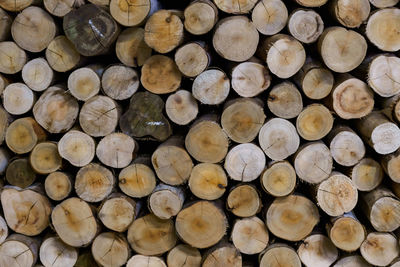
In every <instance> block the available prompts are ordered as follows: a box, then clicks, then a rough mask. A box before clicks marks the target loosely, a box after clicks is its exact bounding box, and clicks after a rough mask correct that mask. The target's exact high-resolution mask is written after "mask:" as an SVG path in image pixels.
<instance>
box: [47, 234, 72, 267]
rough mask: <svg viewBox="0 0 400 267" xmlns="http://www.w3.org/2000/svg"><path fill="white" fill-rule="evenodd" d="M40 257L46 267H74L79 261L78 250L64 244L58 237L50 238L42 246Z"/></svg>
mask: <svg viewBox="0 0 400 267" xmlns="http://www.w3.org/2000/svg"><path fill="white" fill-rule="evenodd" d="M39 257H40V262H41V263H43V264H44V265H45V266H54V267H68V266H74V265H75V263H76V261H77V260H78V250H77V249H76V248H74V247H71V246H69V245H67V244H64V243H63V242H62V240H61V239H60V238H58V237H49V238H46V239H45V240H44V241H43V243H42V244H41V245H40V250H39Z"/></svg>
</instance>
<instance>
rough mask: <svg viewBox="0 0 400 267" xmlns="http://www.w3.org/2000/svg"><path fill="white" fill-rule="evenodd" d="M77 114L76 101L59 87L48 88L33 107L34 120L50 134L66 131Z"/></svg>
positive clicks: (77, 106)
mask: <svg viewBox="0 0 400 267" xmlns="http://www.w3.org/2000/svg"><path fill="white" fill-rule="evenodd" d="M78 112H79V105H78V102H77V101H76V99H75V98H74V97H73V96H71V95H70V94H68V93H67V92H66V91H65V90H64V89H63V88H61V87H59V86H52V87H50V88H48V89H47V90H46V91H45V92H44V93H43V94H42V95H41V96H40V97H39V99H38V101H37V102H36V103H35V105H34V106H33V116H34V117H35V120H36V121H37V122H38V123H39V124H40V125H41V126H42V127H43V128H44V129H46V130H47V131H48V132H50V133H62V132H66V131H68V130H69V129H70V128H71V127H72V126H73V124H74V123H75V120H76V118H77V116H78ZM81 114H82V112H81ZM110 115H111V114H110ZM105 125H106V124H104V125H102V126H103V127H105Z"/></svg>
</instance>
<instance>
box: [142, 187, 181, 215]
mask: <svg viewBox="0 0 400 267" xmlns="http://www.w3.org/2000/svg"><path fill="white" fill-rule="evenodd" d="M184 201H185V194H184V192H183V189H182V188H179V187H174V186H170V185H166V184H158V185H157V186H156V188H154V191H153V193H151V195H150V196H149V197H148V198H147V203H148V207H149V210H150V211H151V212H152V213H153V214H154V215H155V216H157V217H158V218H160V219H163V220H168V219H170V218H172V217H174V216H176V215H177V214H178V212H179V211H180V210H181V209H182V206H183V202H184Z"/></svg>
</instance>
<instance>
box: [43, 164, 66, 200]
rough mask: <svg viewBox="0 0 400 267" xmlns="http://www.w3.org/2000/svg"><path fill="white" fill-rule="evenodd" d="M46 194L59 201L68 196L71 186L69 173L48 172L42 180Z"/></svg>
mask: <svg viewBox="0 0 400 267" xmlns="http://www.w3.org/2000/svg"><path fill="white" fill-rule="evenodd" d="M44 188H45V190H46V195H47V196H48V197H49V198H51V199H52V200H55V201H61V200H63V199H65V198H67V197H68V195H69V194H70V193H71V191H72V188H73V181H72V177H71V175H69V174H67V173H65V172H59V171H58V172H53V173H50V174H49V175H48V176H47V177H46V180H45V182H44Z"/></svg>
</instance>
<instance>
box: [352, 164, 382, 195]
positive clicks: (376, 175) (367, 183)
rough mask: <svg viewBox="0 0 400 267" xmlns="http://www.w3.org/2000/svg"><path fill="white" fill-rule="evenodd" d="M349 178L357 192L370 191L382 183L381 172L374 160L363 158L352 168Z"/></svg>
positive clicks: (379, 166)
mask: <svg viewBox="0 0 400 267" xmlns="http://www.w3.org/2000/svg"><path fill="white" fill-rule="evenodd" d="M350 177H351V180H352V181H353V184H354V185H355V186H356V187H357V189H358V190H359V191H371V190H373V189H375V188H376V187H377V186H378V185H379V184H380V183H381V182H382V179H383V170H382V167H381V165H380V164H379V163H378V162H376V161H375V160H374V159H372V158H364V159H362V160H361V161H360V162H359V163H357V164H356V165H355V166H354V167H353V169H352V170H351V176H350Z"/></svg>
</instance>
